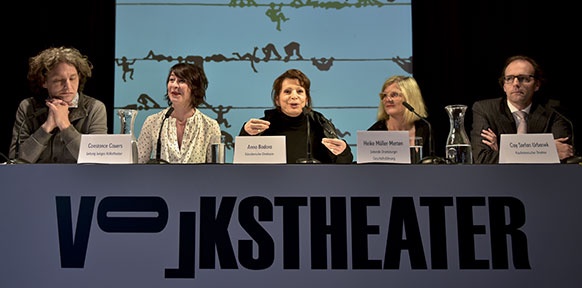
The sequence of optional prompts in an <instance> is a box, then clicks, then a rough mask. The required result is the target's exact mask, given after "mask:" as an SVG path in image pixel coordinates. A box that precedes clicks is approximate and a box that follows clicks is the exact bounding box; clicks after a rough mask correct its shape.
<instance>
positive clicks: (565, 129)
mask: <svg viewBox="0 0 582 288" xmlns="http://www.w3.org/2000/svg"><path fill="white" fill-rule="evenodd" d="M472 112H473V128H472V130H471V146H472V149H473V162H474V163H475V164H494V163H499V152H498V151H497V152H496V151H493V150H492V149H491V148H489V146H487V145H486V144H484V143H482V142H481V140H483V137H481V130H483V129H487V128H491V130H493V132H494V133H495V134H496V135H497V145H499V140H500V138H501V137H500V135H501V134H516V133H517V126H516V123H515V120H514V118H513V115H512V114H511V111H510V110H509V106H507V100H506V98H505V97H501V98H495V99H487V100H481V101H477V102H475V103H474V104H473V108H472ZM527 132H528V133H552V134H553V135H554V139H556V138H562V137H569V139H568V143H569V144H572V142H571V141H572V133H573V132H572V127H571V126H570V124H569V122H568V121H567V120H566V119H564V118H563V117H562V116H561V115H559V114H558V113H556V112H555V110H554V109H552V108H548V107H545V106H544V105H541V104H539V103H536V102H535V101H534V103H533V104H532V107H531V110H530V113H529V115H528V120H527Z"/></svg>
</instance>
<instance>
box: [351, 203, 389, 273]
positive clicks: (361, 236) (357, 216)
mask: <svg viewBox="0 0 582 288" xmlns="http://www.w3.org/2000/svg"><path fill="white" fill-rule="evenodd" d="M350 204H351V214H352V265H353V269H377V270H381V269H382V260H381V259H370V258H369V253H368V252H369V251H368V236H369V235H378V234H380V226H378V225H368V210H367V208H368V207H369V206H380V197H352V198H351V199H350Z"/></svg>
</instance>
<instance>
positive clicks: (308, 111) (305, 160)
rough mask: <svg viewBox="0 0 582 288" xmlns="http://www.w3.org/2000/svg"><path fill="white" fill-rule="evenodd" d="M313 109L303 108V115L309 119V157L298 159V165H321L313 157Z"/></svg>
mask: <svg viewBox="0 0 582 288" xmlns="http://www.w3.org/2000/svg"><path fill="white" fill-rule="evenodd" d="M311 113H312V112H311V109H308V108H307V107H303V115H305V118H306V119H307V157H306V158H299V159H297V163H301V164H319V163H321V162H320V161H319V160H317V159H315V158H313V156H311V153H312V151H311V150H312V148H311V117H310V115H311Z"/></svg>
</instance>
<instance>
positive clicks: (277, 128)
mask: <svg viewBox="0 0 582 288" xmlns="http://www.w3.org/2000/svg"><path fill="white" fill-rule="evenodd" d="M307 115H309V119H310V122H309V125H310V138H311V139H310V141H309V143H310V145H311V148H312V149H311V155H312V157H313V158H315V159H317V160H319V161H321V163H352V161H353V159H354V156H353V155H352V151H351V149H350V146H349V145H347V146H346V149H345V150H344V151H343V152H342V153H341V154H339V155H337V156H336V155H334V154H333V153H332V152H331V151H329V149H327V147H325V145H323V144H322V143H321V139H322V138H338V136H337V133H336V128H335V126H334V125H333V124H332V123H331V122H330V121H329V120H328V119H326V118H325V117H324V116H323V114H321V113H319V112H317V111H311V112H310V113H308V114H307ZM261 119H262V120H267V121H269V122H270V123H271V125H270V126H269V129H267V130H265V131H263V132H262V133H260V134H258V135H257V136H280V135H283V136H286V137H285V145H286V148H287V163H297V160H298V159H300V158H306V157H307V121H306V120H307V116H306V115H305V114H301V115H299V116H297V117H289V116H287V115H285V114H284V113H283V112H281V111H280V110H278V109H269V110H265V116H264V117H262V118H261ZM245 124H246V123H245ZM239 135H240V136H249V134H248V133H247V132H246V131H245V130H244V124H243V126H242V128H241V130H240V133H239ZM346 144H347V143H346Z"/></svg>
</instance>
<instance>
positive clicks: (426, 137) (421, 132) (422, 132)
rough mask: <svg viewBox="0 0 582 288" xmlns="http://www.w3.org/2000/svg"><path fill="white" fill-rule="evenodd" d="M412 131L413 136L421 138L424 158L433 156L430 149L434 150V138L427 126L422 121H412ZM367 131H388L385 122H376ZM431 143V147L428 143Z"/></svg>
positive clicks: (433, 152)
mask: <svg viewBox="0 0 582 288" xmlns="http://www.w3.org/2000/svg"><path fill="white" fill-rule="evenodd" d="M414 129H415V131H416V132H415V133H414V135H415V136H421V137H422V151H425V152H424V156H423V158H424V157H427V156H434V155H433V154H435V151H430V150H431V147H432V148H433V149H434V138H433V137H431V136H432V135H431V134H430V133H431V131H430V129H429V128H428V124H427V123H426V122H424V121H422V120H417V121H414ZM368 131H388V127H386V120H378V121H376V122H375V123H374V124H372V126H370V128H368ZM431 141H432V146H431V144H430V142H431Z"/></svg>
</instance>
